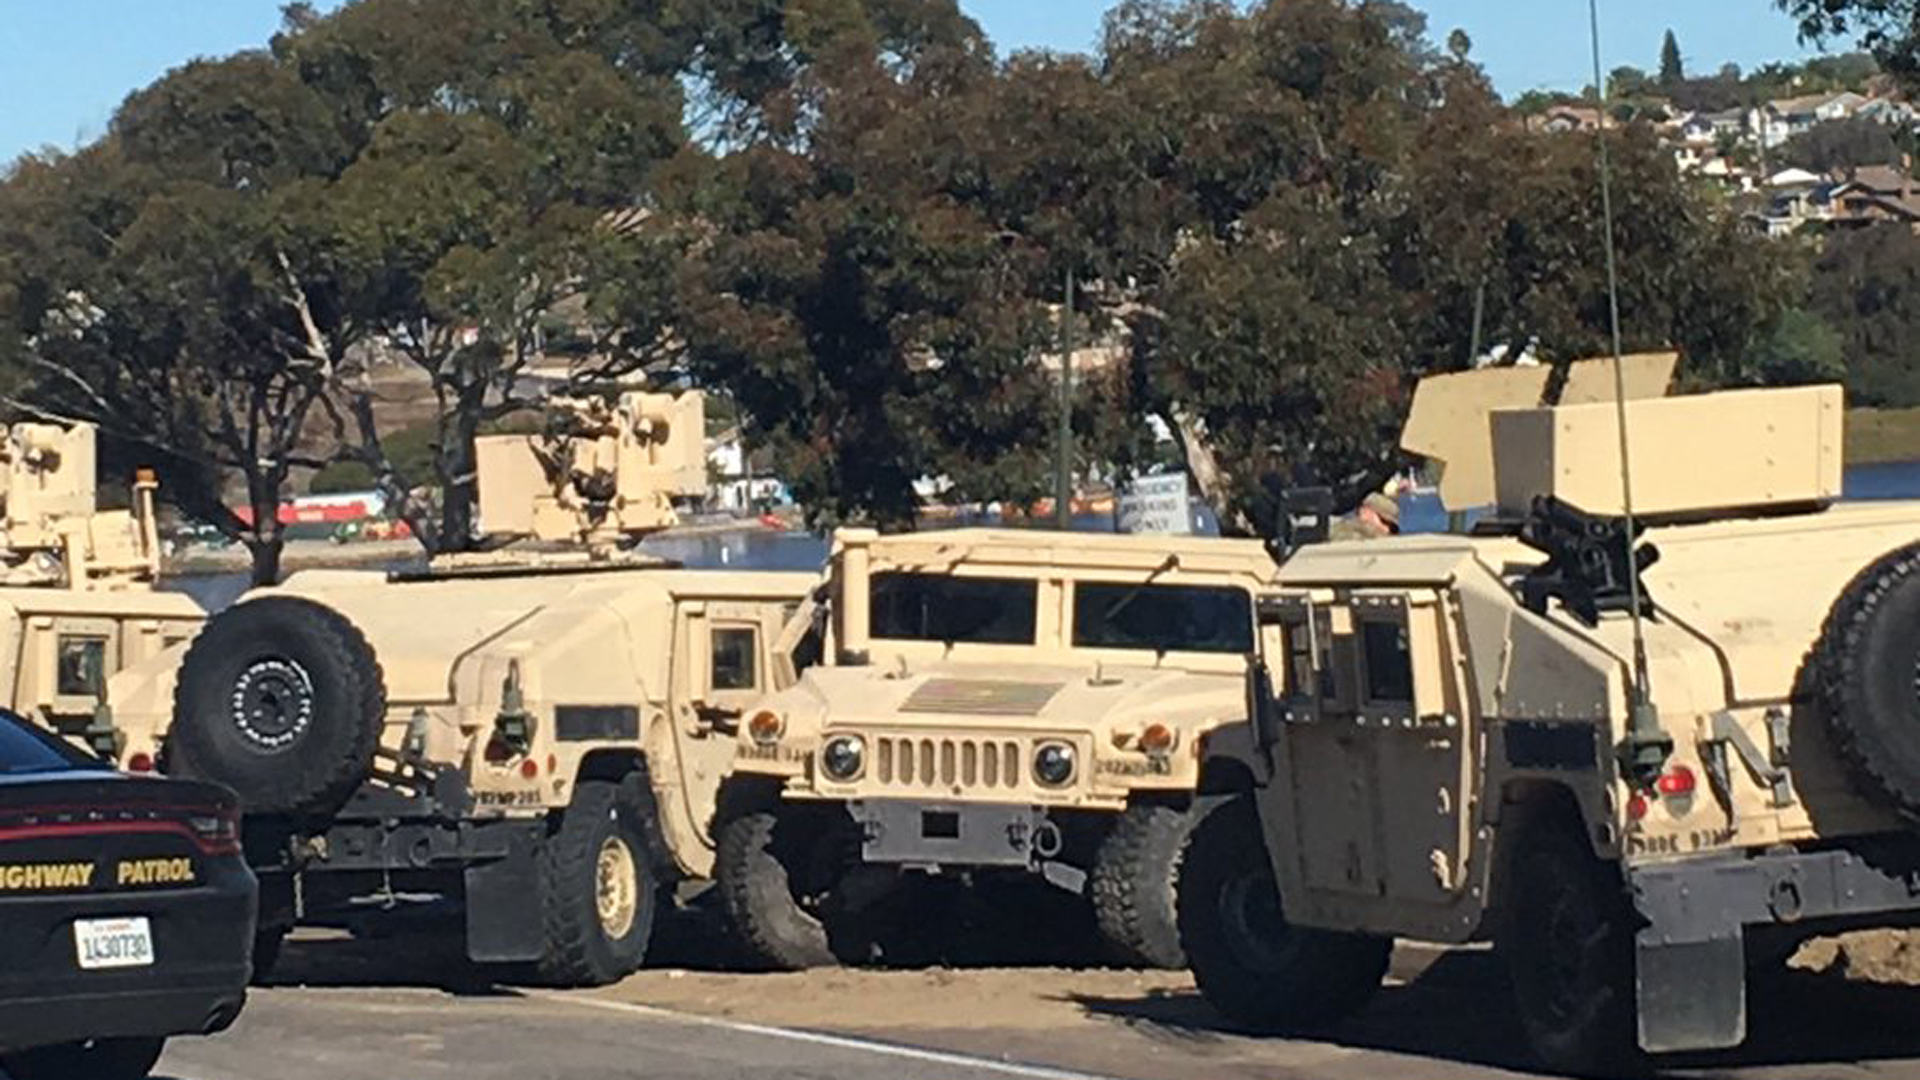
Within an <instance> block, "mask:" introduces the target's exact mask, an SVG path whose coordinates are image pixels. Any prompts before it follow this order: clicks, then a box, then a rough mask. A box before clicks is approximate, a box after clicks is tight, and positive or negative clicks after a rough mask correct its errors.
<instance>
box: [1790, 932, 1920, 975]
mask: <svg viewBox="0 0 1920 1080" xmlns="http://www.w3.org/2000/svg"><path fill="white" fill-rule="evenodd" d="M1788 963H1789V966H1791V967H1793V968H1795V969H1797V970H1801V971H1810V972H1815V973H1824V974H1832V975H1839V976H1843V977H1845V978H1846V979H1847V980H1848V981H1851V982H1864V983H1875V984H1879V985H1884V986H1920V930H1860V931H1856V932H1854V933H1850V934H1841V935H1839V936H1838V937H1830V938H1816V939H1814V940H1813V941H1810V942H1808V943H1806V944H1805V945H1803V946H1801V948H1800V951H1799V952H1798V953H1796V954H1795V955H1794V957H1793V959H1792V960H1790V961H1789V962H1788Z"/></svg>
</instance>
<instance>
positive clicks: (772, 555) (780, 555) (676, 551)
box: [166, 462, 1920, 610]
mask: <svg viewBox="0 0 1920 1080" xmlns="http://www.w3.org/2000/svg"><path fill="white" fill-rule="evenodd" d="M1845 493H1846V494H1845V497H1846V498H1848V499H1920V462H1907V463H1902V464H1897V465H1861V466H1856V467H1854V468H1851V469H1848V470H1847V473H1846V481H1845ZM1400 505H1401V513H1402V515H1403V520H1404V521H1405V522H1406V526H1407V529H1408V531H1410V532H1438V531H1440V530H1442V529H1445V528H1446V527H1447V515H1446V511H1445V510H1443V509H1441V507H1440V500H1439V498H1438V497H1437V496H1434V495H1420V494H1416V495H1409V496H1406V497H1404V498H1402V499H1401V501H1400ZM1074 525H1075V527H1076V528H1080V529H1086V530H1089V531H1096V532H1107V531H1111V530H1112V529H1113V519H1111V518H1109V517H1105V516H1089V517H1082V518H1078V519H1076V520H1075V522H1074ZM641 549H642V550H644V551H648V552H651V553H653V554H655V555H659V556H661V557H662V558H667V559H672V560H674V561H676V562H679V563H681V564H683V565H686V566H690V567H695V568H699V569H712V568H717V567H728V568H732V569H738V570H818V569H820V567H821V565H822V564H824V563H825V562H826V558H827V541H826V538H825V537H823V536H818V535H815V534H813V533H800V532H778V531H775V530H773V529H751V530H744V531H741V532H729V533H712V534H707V535H700V536H662V537H654V538H652V539H650V540H647V541H646V542H644V543H643V544H641ZM246 586H247V583H246V577H245V576H244V575H241V574H218V575H209V576H196V577H186V578H174V579H171V580H170V581H168V583H167V586H166V587H167V588H171V589H178V590H180V591H181V592H185V593H188V594H189V595H191V596H192V597H193V598H194V599H196V600H198V601H200V602H201V603H202V604H204V605H206V606H207V607H208V608H210V609H212V610H219V609H220V608H223V607H226V606H227V605H228V604H231V603H232V602H233V601H234V598H235V597H237V596H239V595H240V594H241V593H242V592H245V591H246Z"/></svg>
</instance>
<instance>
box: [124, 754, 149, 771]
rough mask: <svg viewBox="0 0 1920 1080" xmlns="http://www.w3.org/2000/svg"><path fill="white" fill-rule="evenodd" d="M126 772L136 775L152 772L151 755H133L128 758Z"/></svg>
mask: <svg viewBox="0 0 1920 1080" xmlns="http://www.w3.org/2000/svg"><path fill="white" fill-rule="evenodd" d="M127 771H128V772H137V773H150V772H152V771H154V762H153V755H152V754H135V755H133V756H132V757H130V758H128V759H127Z"/></svg>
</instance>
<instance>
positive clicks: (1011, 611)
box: [869, 572, 1040, 645]
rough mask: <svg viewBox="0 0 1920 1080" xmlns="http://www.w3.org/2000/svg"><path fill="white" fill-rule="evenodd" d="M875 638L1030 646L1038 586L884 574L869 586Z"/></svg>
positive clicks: (1009, 580)
mask: <svg viewBox="0 0 1920 1080" xmlns="http://www.w3.org/2000/svg"><path fill="white" fill-rule="evenodd" d="M870 596H871V601H870V603H871V608H872V610H871V617H870V623H869V625H870V627H871V631H870V632H871V633H872V634H873V636H874V637H876V638H892V639H895V640H903V641H939V642H944V643H946V644H949V645H951V644H953V643H955V642H967V643H970V644H979V645H1031V644H1033V643H1034V640H1035V623H1036V619H1037V616H1038V611H1039V606H1040V600H1039V597H1040V588H1039V583H1038V582H1035V581H1031V580H1022V579H1019V578H977V577H954V576H951V575H948V574H911V573H891V572H890V573H882V574H875V575H873V581H872V584H871V586H870Z"/></svg>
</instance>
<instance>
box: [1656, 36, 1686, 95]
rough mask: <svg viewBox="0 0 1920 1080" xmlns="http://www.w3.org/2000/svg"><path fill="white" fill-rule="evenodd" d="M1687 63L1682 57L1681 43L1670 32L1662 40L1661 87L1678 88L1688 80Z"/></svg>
mask: <svg viewBox="0 0 1920 1080" xmlns="http://www.w3.org/2000/svg"><path fill="white" fill-rule="evenodd" d="M1686 77H1687V69H1686V62H1685V61H1684V60H1682V59H1681V56H1680V41H1679V39H1678V38H1676V37H1674V36H1673V31H1672V30H1668V31H1667V36H1666V37H1664V38H1661V39H1660V85H1661V86H1678V85H1679V84H1680V83H1682V82H1683V81H1685V80H1686Z"/></svg>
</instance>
